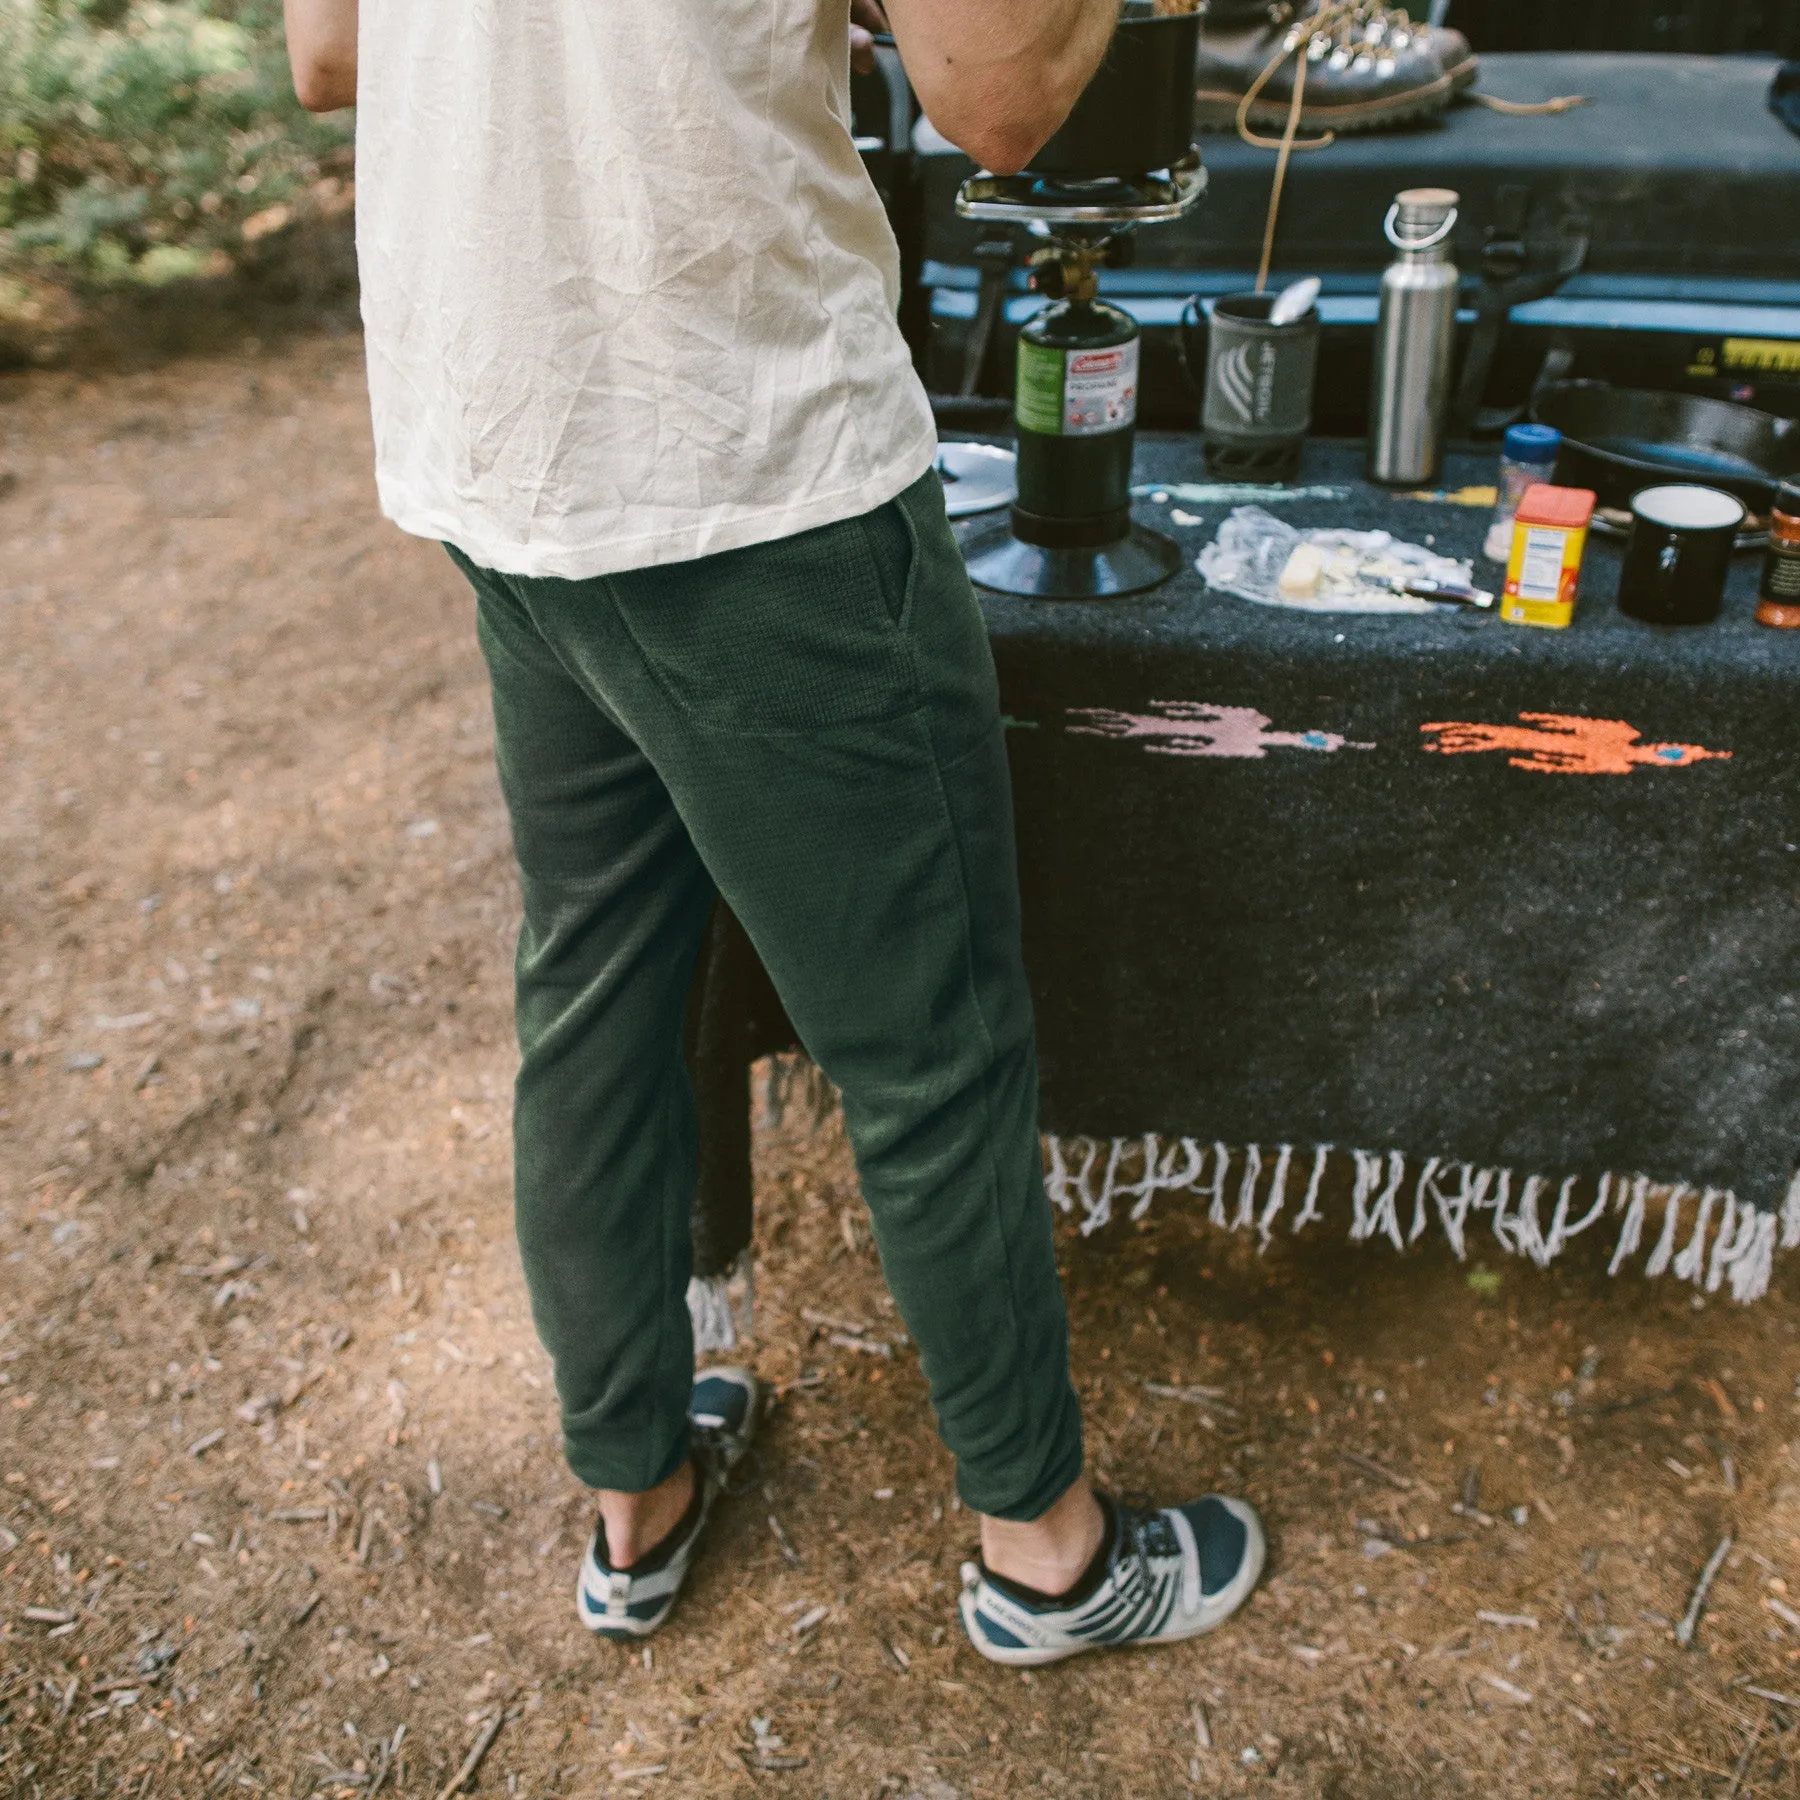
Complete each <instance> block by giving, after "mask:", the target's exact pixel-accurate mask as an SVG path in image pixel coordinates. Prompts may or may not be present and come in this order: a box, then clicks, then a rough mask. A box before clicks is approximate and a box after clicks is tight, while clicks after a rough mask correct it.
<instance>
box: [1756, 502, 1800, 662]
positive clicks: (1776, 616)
mask: <svg viewBox="0 0 1800 1800" xmlns="http://www.w3.org/2000/svg"><path fill="white" fill-rule="evenodd" d="M1756 622H1757V624H1759V625H1785V626H1787V627H1788V628H1789V629H1790V630H1791V629H1793V628H1795V627H1800V479H1792V478H1790V479H1789V480H1787V481H1784V482H1783V483H1782V484H1781V486H1780V487H1778V488H1777V489H1776V490H1775V508H1774V511H1773V512H1772V513H1771V514H1770V516H1769V551H1768V554H1767V556H1765V557H1764V558H1763V572H1762V586H1761V587H1760V588H1759V589H1758V590H1757V600H1756Z"/></svg>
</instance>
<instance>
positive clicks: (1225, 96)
mask: <svg viewBox="0 0 1800 1800" xmlns="http://www.w3.org/2000/svg"><path fill="white" fill-rule="evenodd" d="M1452 40H1454V42H1452ZM1440 42H1442V43H1444V44H1447V45H1449V47H1450V49H1451V52H1452V53H1453V54H1456V53H1457V50H1456V46H1457V45H1458V44H1460V46H1461V55H1462V61H1463V62H1465V63H1467V64H1468V65H1469V66H1468V71H1467V74H1466V77H1465V79H1466V80H1473V79H1474V74H1475V70H1474V60H1475V59H1474V54H1473V52H1472V51H1469V49H1468V40H1467V39H1465V38H1463V37H1462V36H1461V34H1460V33H1452V32H1441V33H1438V34H1437V35H1436V36H1435V37H1434V36H1433V35H1430V34H1429V28H1428V27H1425V26H1420V25H1415V24H1414V23H1413V22H1412V21H1411V20H1410V19H1408V18H1407V16H1406V14H1405V13H1403V12H1399V11H1397V10H1395V9H1393V8H1391V7H1387V6H1383V5H1380V4H1377V0H1306V3H1305V4H1300V5H1295V4H1293V3H1291V0H1256V3H1255V4H1250V3H1248V0H1224V3H1223V4H1215V5H1214V6H1213V7H1212V8H1211V10H1210V11H1209V12H1208V14H1207V17H1206V24H1205V27H1204V29H1203V30H1202V32H1201V36H1200V62H1199V79H1198V83H1197V87H1198V93H1197V96H1196V108H1195V123H1196V124H1198V125H1199V126H1200V127H1201V128H1202V129H1204V130H1230V129H1232V128H1233V127H1239V128H1247V129H1248V130H1249V131H1253V132H1254V131H1261V132H1270V131H1273V132H1280V131H1282V130H1284V129H1285V128H1286V126H1287V124H1288V113H1289V109H1290V107H1291V106H1292V103H1293V97H1294V86H1295V80H1296V75H1297V72H1298V69H1299V67H1300V63H1301V60H1302V59H1304V62H1305V68H1306V80H1305V90H1304V92H1303V94H1302V96H1301V112H1300V129H1301V130H1302V131H1306V132H1318V131H1340V132H1342V131H1375V130H1380V129H1382V128H1384V127H1387V126H1392V125H1403V124H1410V123H1413V122H1414V121H1416V120H1419V119H1427V118H1432V117H1434V116H1435V115H1437V114H1439V113H1441V112H1442V111H1443V110H1444V109H1445V107H1447V106H1448V105H1449V104H1450V99H1451V95H1452V93H1453V91H1454V90H1455V87H1456V85H1457V84H1456V80H1455V79H1454V78H1453V77H1452V76H1451V74H1450V73H1449V72H1448V71H1447V70H1446V69H1445V67H1444V64H1443V63H1442V61H1441V60H1440V58H1439V51H1438V44H1439V43H1440ZM1460 66H1461V65H1460V64H1459V67H1460Z"/></svg>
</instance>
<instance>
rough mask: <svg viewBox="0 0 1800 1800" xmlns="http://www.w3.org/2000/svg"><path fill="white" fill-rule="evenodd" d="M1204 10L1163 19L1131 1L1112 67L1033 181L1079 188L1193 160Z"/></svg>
mask: <svg viewBox="0 0 1800 1800" xmlns="http://www.w3.org/2000/svg"><path fill="white" fill-rule="evenodd" d="M1204 10H1205V9H1204V8H1201V10H1200V11H1198V12H1191V13H1176V14H1173V15H1171V16H1169V17H1166V18H1159V17H1157V15H1156V14H1155V13H1154V12H1153V11H1152V10H1151V7H1150V0H1125V6H1124V10H1123V12H1122V13H1121V15H1120V18H1119V25H1118V29H1117V30H1116V31H1115V32H1114V33H1113V39H1112V42H1111V43H1110V44H1109V45H1108V46H1107V50H1106V60H1105V61H1104V62H1103V63H1101V65H1100V67H1099V69H1098V71H1097V72H1096V73H1095V75H1094V78H1093V80H1092V81H1090V82H1089V83H1088V84H1087V87H1086V88H1085V89H1084V90H1083V91H1082V95H1081V98H1080V99H1079V100H1077V101H1076V102H1075V110H1074V111H1073V112H1071V113H1070V114H1069V116H1068V118H1067V119H1065V120H1064V121H1063V124H1062V127H1061V129H1060V130H1059V131H1058V132H1057V133H1056V135H1055V136H1054V137H1053V138H1051V140H1050V141H1049V143H1047V144H1046V145H1045V146H1044V147H1043V149H1041V150H1040V151H1039V152H1038V153H1037V155H1036V156H1034V157H1033V158H1032V159H1031V161H1030V162H1029V163H1027V164H1026V165H1025V166H1026V171H1027V173H1029V174H1032V175H1054V176H1059V177H1061V178H1063V179H1065V180H1077V181H1080V180H1087V179H1096V180H1097V179H1098V178H1100V177H1101V176H1106V175H1144V174H1147V173H1148V172H1149V171H1150V170H1152V169H1166V168H1168V166H1169V165H1170V164H1171V163H1174V162H1179V161H1180V160H1181V158H1182V157H1184V156H1186V155H1187V153H1188V151H1189V150H1190V149H1191V148H1192V147H1193V142H1194V79H1195V74H1194V70H1195V63H1196V62H1197V60H1198V58H1199V55H1200V19H1201V15H1202V13H1203V12H1204Z"/></svg>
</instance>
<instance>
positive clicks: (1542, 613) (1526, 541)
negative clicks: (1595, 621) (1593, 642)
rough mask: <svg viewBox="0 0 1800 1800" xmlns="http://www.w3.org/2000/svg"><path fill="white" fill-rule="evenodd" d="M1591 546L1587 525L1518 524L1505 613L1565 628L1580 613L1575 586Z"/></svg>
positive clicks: (1514, 619)
mask: <svg viewBox="0 0 1800 1800" xmlns="http://www.w3.org/2000/svg"><path fill="white" fill-rule="evenodd" d="M1586 550H1587V527H1586V526H1585V525H1534V524H1532V523H1531V522H1530V521H1529V520H1526V519H1518V520H1515V521H1514V524H1513V541H1512V555H1511V557H1510V558H1509V559H1508V561H1507V565H1506V591H1505V593H1504V594H1503V595H1502V597H1501V601H1500V616H1501V618H1503V619H1505V620H1506V621H1507V623H1508V624H1511V625H1548V626H1550V627H1552V628H1553V629H1556V630H1560V629H1561V628H1562V627H1563V626H1565V625H1567V624H1568V623H1569V622H1570V620H1572V619H1573V618H1574V617H1575V588H1576V584H1577V583H1578V582H1579V581H1580V579H1581V559H1582V556H1583V555H1584V554H1585V552H1586Z"/></svg>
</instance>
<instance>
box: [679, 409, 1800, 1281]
mask: <svg viewBox="0 0 1800 1800" xmlns="http://www.w3.org/2000/svg"><path fill="white" fill-rule="evenodd" d="M1138 457H1139V474H1140V478H1141V479H1144V480H1162V481H1169V482H1177V481H1187V482H1200V481H1204V479H1205V477H1204V474H1203V472H1202V469H1201V465H1200V454H1199V445H1198V443H1197V441H1195V440H1193V439H1189V438H1180V437H1167V438H1152V439H1147V440H1145V441H1143V442H1141V443H1140V446H1139V452H1138ZM1359 466H1360V450H1359V448H1358V447H1357V446H1354V445H1350V444H1343V443H1335V442H1321V443H1315V444H1313V445H1310V446H1309V447H1308V452H1307V464H1306V467H1305V470H1304V472H1303V475H1302V480H1304V481H1306V482H1308V483H1327V484H1339V485H1342V486H1345V487H1347V488H1349V490H1350V493H1349V497H1348V498H1346V499H1342V500H1328V501H1308V502H1304V503H1290V504H1285V505H1280V506H1277V507H1275V508H1274V509H1273V510H1276V511H1277V512H1278V513H1279V515H1280V516H1281V517H1283V518H1285V519H1287V520H1288V521H1289V522H1291V523H1294V524H1297V525H1302V526H1314V525H1339V526H1348V527H1354V528H1361V529H1367V528H1372V527H1380V528H1383V529H1386V530H1389V531H1392V532H1394V533H1395V534H1396V535H1397V536H1401V537H1407V538H1411V539H1414V540H1415V541H1421V542H1422V541H1424V540H1425V539H1426V538H1427V537H1428V536H1430V537H1433V538H1435V540H1436V547H1437V548H1439V549H1440V550H1444V551H1447V552H1451V553H1455V554H1459V555H1470V554H1474V553H1475V552H1477V551H1478V550H1479V547H1480V542H1481V538H1482V535H1483V533H1484V531H1485V528H1486V525H1487V522H1488V514H1487V512H1486V511H1485V510H1483V509H1480V508H1475V507H1468V506H1461V505H1456V504H1449V503H1445V502H1441V501H1440V502H1427V501H1420V500H1412V499H1404V498H1395V497H1393V496H1391V495H1387V494H1384V493H1382V492H1381V491H1380V490H1377V489H1374V488H1371V487H1368V486H1365V485H1364V484H1363V483H1362V482H1361V481H1360V480H1359V479H1358V477H1357V472H1358V469H1359ZM1444 479H1445V485H1446V487H1448V488H1451V489H1455V488H1458V487H1460V486H1462V485H1464V484H1472V483H1479V482H1491V481H1492V480H1493V461H1492V458H1491V457H1480V456H1458V457H1453V458H1452V460H1451V466H1450V467H1449V468H1448V469H1447V470H1446V473H1445V478H1444ZM1177 509H1179V510H1181V511H1182V512H1184V513H1185V514H1187V515H1188V516H1189V517H1190V518H1197V519H1198V520H1199V521H1200V522H1199V523H1198V524H1192V525H1178V524H1175V523H1174V522H1173V521H1172V520H1171V517H1170V515H1171V513H1172V512H1173V511H1175V510H1177ZM1229 510H1230V508H1229V505H1223V504H1214V505H1206V504H1198V503H1194V502H1187V501H1181V500H1176V501H1174V502H1173V503H1172V504H1170V505H1164V506H1159V505H1156V504H1154V503H1153V502H1149V501H1146V502H1144V503H1142V504H1141V505H1140V507H1139V513H1140V516H1141V517H1143V518H1145V519H1146V520H1147V521H1150V522H1155V523H1159V524H1161V525H1162V526H1163V528H1164V529H1167V530H1170V531H1172V532H1173V533H1174V534H1175V535H1176V536H1178V537H1179V538H1180V539H1181V541H1182V542H1183V544H1184V545H1185V546H1186V547H1187V549H1188V552H1189V560H1188V566H1187V567H1186V569H1185V570H1184V572H1183V573H1182V574H1181V575H1179V576H1177V578H1176V579H1175V580H1174V581H1173V582H1171V583H1170V584H1169V585H1168V586H1166V587H1164V588H1162V589H1160V590H1159V591H1157V592H1156V593H1153V594H1149V595H1145V596H1141V597H1139V598H1136V599H1132V600H1126V601H1115V602H1110V603H1105V604H1091V605H1090V604H1071V603H1042V602H1026V601H1020V600H1012V599H1005V598H1000V597H996V596H991V595H984V596H983V602H984V606H985V609H986V612H987V616H988V621H989V625H990V628H991V631H992V636H993V642H994V649H995V655H996V658H997V660H998V663H999V668H1000V677H1001V687H1002V695H1003V703H1004V705H1005V707H1006V709H1007V712H1008V714H1009V715H1010V718H1011V721H1012V723H1011V729H1010V732H1009V742H1010V746H1011V751H1012V762H1013V773H1014V782H1015V788H1016V794H1017V808H1018V825H1019V845H1020V865H1021V876H1022V882H1023V889H1024V909H1025V933H1026V956H1027V961H1028V964H1029V967H1030V970H1031V978H1032V983H1033V987H1034V990H1035V993H1036V999H1037V1006H1038V1026H1039V1033H1040V1045H1041V1058H1042V1079H1043V1100H1044V1122H1045V1129H1046V1130H1047V1131H1050V1132H1054V1133H1060V1134H1063V1135H1074V1134H1083V1135H1089V1136H1095V1137H1102V1138H1107V1137H1115V1136H1129V1135H1134V1134H1142V1133H1146V1132H1157V1133H1163V1134H1172V1135H1176V1136H1191V1137H1196V1138H1200V1139H1203V1140H1209V1141H1210V1140H1214V1139H1218V1140H1222V1141H1224V1142H1226V1143H1231V1144H1248V1143H1253V1142H1260V1143H1263V1144H1276V1143H1292V1144H1295V1145H1300V1146H1309V1147H1310V1146H1311V1145H1314V1144H1324V1143H1330V1144H1335V1145H1337V1146H1339V1147H1340V1148H1345V1149H1347V1148H1351V1147H1362V1148H1365V1149H1367V1150H1371V1151H1379V1150H1383V1149H1387V1148H1395V1149H1399V1150H1403V1151H1405V1152H1406V1153H1407V1154H1408V1155H1409V1156H1412V1157H1419V1158H1424V1157H1431V1156H1439V1157H1443V1158H1446V1159H1452V1158H1453V1159H1457V1160H1458V1161H1462V1160H1467V1161H1472V1162H1478V1163H1487V1164H1496V1165H1510V1166H1513V1167H1516V1168H1518V1169H1520V1170H1521V1171H1524V1170H1533V1171H1539V1172H1542V1173H1545V1174H1549V1175H1554V1174H1585V1175H1590V1176H1595V1177H1597V1176H1599V1175H1600V1174H1601V1173H1602V1172H1605V1171H1613V1172H1617V1173H1629V1172H1643V1173H1646V1174H1648V1175H1650V1176H1651V1177H1652V1178H1654V1179H1657V1180H1666V1181H1674V1180H1682V1181H1688V1182H1692V1183H1695V1184H1706V1185H1716V1186H1718V1187H1721V1188H1733V1189H1735V1190H1736V1192H1737V1193H1738V1195H1739V1196H1740V1197H1741V1198H1742V1199H1745V1200H1753V1201H1755V1203H1756V1204H1757V1205H1759V1206H1761V1207H1764V1208H1769V1207H1772V1206H1775V1205H1777V1204H1778V1203H1779V1202H1780V1200H1781V1197H1782V1194H1783V1193H1784V1192H1785V1189H1786V1187H1787V1183H1788V1178H1789V1176H1790V1173H1791V1171H1792V1169H1793V1166H1794V1160H1795V1154H1796V1151H1797V1150H1800V632H1791V633H1789V632H1778V631H1773V630H1770V629H1768V628H1766V627H1761V626H1758V625H1756V624H1755V623H1754V622H1753V620H1752V617H1751V614H1752V610H1753V605H1754V600H1753V595H1754V588H1755V582H1756V572H1757V559H1756V557H1754V556H1751V555H1741V556H1740V557H1739V558H1738V559H1737V561H1736V565H1735V567H1734V571H1733V576H1732V584H1731V589H1730V594H1729V598H1728V600H1727V605H1726V614H1725V617H1724V618H1723V619H1722V620H1721V621H1720V622H1719V623H1718V624H1716V625H1712V626H1707V627H1701V628H1694V629H1688V630H1673V629H1656V628H1652V627H1648V626H1643V625H1638V624H1636V623H1634V622H1632V621H1630V620H1628V619H1625V618H1624V617H1622V616H1621V615H1620V614H1619V613H1618V612H1617V610H1616V608H1615V606H1614V604H1613V595H1614V590H1615V587H1616V583H1617V571H1618V564H1619V553H1618V549H1617V547H1616V546H1615V545H1613V544H1612V543H1610V542H1607V541H1604V540H1601V539H1599V538H1596V539H1595V540H1594V541H1593V542H1592V544H1591V545H1590V549H1589V553H1588V560H1587V565H1586V570H1585V574H1584V579H1583V585H1582V599H1581V604H1580V607H1579V610H1578V614H1577V619H1576V623H1575V625H1574V627H1573V628H1572V629H1570V630H1568V631H1563V632H1556V631H1546V630H1531V629H1525V628H1520V627H1516V626H1509V625H1506V624H1504V623H1502V622H1501V621H1500V620H1499V619H1497V618H1494V617H1491V616H1488V615H1484V614H1477V613H1468V612H1462V611H1457V610H1452V609H1445V610H1444V611H1442V612H1436V613H1433V614H1432V615H1430V616H1423V617H1411V616H1406V617H1371V616H1366V615H1339V616H1313V615H1303V614H1299V613H1296V612H1292V611H1287V610H1282V609H1276V608H1269V607H1259V606H1255V605H1252V604H1249V603H1247V602H1244V601H1240V600H1236V599H1232V598H1229V597H1226V596H1223V595H1219V594H1211V593H1208V592H1207V591H1206V590H1205V587H1204V584H1203V583H1202V581H1201V580H1200V577H1199V576H1198V575H1197V574H1195V573H1194V572H1193V569H1192V566H1191V565H1192V556H1193V555H1194V554H1195V553H1197V552H1198V550H1199V549H1200V548H1201V546H1202V545H1203V544H1205V543H1206V542H1208V541H1209V540H1210V538H1211V537H1212V535H1213V532H1214V531H1215V530H1216V528H1217V526H1218V524H1219V522H1220V520H1221V519H1223V517H1224V516H1225V514H1226V513H1227V512H1228V511H1229ZM989 523H991V522H988V521H974V522H972V525H971V526H970V527H968V528H967V529H973V530H976V531H979V530H982V529H986V528H988V525H989ZM1476 570H1477V577H1478V580H1481V583H1482V585H1493V586H1497V585H1498V581H1499V571H1498V569H1497V568H1496V566H1495V565H1493V564H1489V563H1485V562H1481V561H1479V560H1478V561H1477V563H1476ZM749 979H750V982H751V987H750V988H749V990H747V991H748V992H749V993H750V995H751V998H749V999H747V1000H746V1001H745V1002H744V1005H745V1009H746V1012H747V1013H748V1014H750V1015H751V1017H750V1019H749V1022H748V1023H747V1025H746V1028H745V1030H746V1036H747V1039H748V1048H749V1049H750V1050H753V1051H758V1052H760V1051H762V1050H766V1049H769V1048H773V1047H777V1046H778V1044H779V1043H780V1042H781V1040H782V1038H783V1035H784V1034H783V1022H781V1021H780V1020H779V1014H778V1009H774V1008H773V1007H772V1003H771V999H770V997H769V996H767V994H766V990H764V989H761V984H760V981H759V978H758V977H757V976H755V975H753V976H751V977H750V978H749ZM759 991H760V992H761V995H762V997H761V998H760V999H759V998H757V997H756V996H757V994H758V992H759ZM743 1091H744V1090H743V1084H742V1080H741V1077H740V1078H738V1080H737V1083H736V1086H735V1087H732V1086H730V1085H729V1084H727V1087H726V1093H727V1095H728V1104H730V1105H732V1106H734V1107H737V1108H739V1109H741V1108H742V1106H743V1098H742V1096H743ZM745 1186H746V1191H747V1175H746V1177H745ZM703 1272H706V1271H703Z"/></svg>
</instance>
